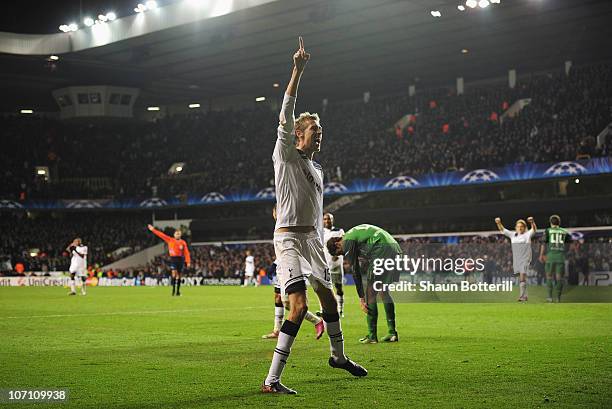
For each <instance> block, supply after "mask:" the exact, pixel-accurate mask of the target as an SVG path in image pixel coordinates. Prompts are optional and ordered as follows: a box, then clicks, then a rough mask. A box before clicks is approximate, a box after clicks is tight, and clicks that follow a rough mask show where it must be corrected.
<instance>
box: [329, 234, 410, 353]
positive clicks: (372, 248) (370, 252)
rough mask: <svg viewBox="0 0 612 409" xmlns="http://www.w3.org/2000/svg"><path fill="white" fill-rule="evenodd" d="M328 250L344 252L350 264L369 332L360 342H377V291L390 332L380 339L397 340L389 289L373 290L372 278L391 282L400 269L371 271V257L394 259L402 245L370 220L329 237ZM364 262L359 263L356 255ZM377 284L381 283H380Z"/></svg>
mask: <svg viewBox="0 0 612 409" xmlns="http://www.w3.org/2000/svg"><path fill="white" fill-rule="evenodd" d="M326 246H327V250H328V251H329V254H331V255H332V256H340V255H343V254H344V259H345V260H348V262H349V263H350V264H351V265H352V267H353V277H354V278H355V287H356V289H357V294H358V295H359V302H360V304H361V309H362V310H363V311H364V312H365V313H367V315H368V316H367V323H368V335H366V336H365V337H363V338H361V339H360V340H359V342H361V343H362V344H376V343H377V342H378V336H377V331H376V324H377V321H378V304H377V300H376V297H377V296H378V295H380V298H381V299H382V301H383V305H384V308H385V314H386V316H387V327H388V329H389V333H388V334H387V335H386V336H385V337H384V338H383V339H382V341H383V342H397V341H398V340H399V338H398V336H397V330H396V329H395V304H394V303H393V298H391V294H389V292H388V291H376V290H375V289H374V282H376V281H380V282H381V283H383V284H390V283H393V282H396V281H397V280H398V279H399V271H397V270H393V271H385V272H384V273H382V274H381V275H375V274H374V260H376V259H388V258H390V259H393V260H395V258H396V256H398V255H399V256H401V255H402V249H401V248H400V246H399V244H398V243H397V241H395V239H394V238H393V237H392V236H391V235H390V234H389V233H387V232H386V231H385V230H383V229H381V228H380V227H377V226H372V225H371V224H360V225H359V226H355V227H353V228H352V229H350V230H349V231H347V232H346V233H345V234H344V236H342V237H332V238H331V239H329V240H328V241H327V243H326ZM360 257H361V258H362V259H363V260H364V262H363V263H362V265H360V264H359V258H360ZM362 271H364V272H365V278H366V288H365V291H364V288H363V278H364V277H363V274H362ZM379 285H380V284H379Z"/></svg>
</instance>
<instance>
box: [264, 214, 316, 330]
mask: <svg viewBox="0 0 612 409" xmlns="http://www.w3.org/2000/svg"><path fill="white" fill-rule="evenodd" d="M272 217H273V218H274V220H276V205H274V207H273V208H272ZM277 266H278V264H277V261H276V260H274V262H273V263H272V264H271V265H270V266H269V267H268V270H267V271H266V275H267V276H268V278H269V279H270V280H271V281H272V284H273V285H274V329H273V330H272V332H271V333H269V334H266V335H262V338H263V339H273V338H278V334H279V333H280V328H281V325H282V324H283V318H284V317H285V310H287V311H291V307H290V306H289V298H288V297H287V295H284V296H281V288H280V283H279V281H278V276H277V275H276V268H277ZM304 319H305V320H306V321H308V322H310V323H312V324H313V325H314V328H315V337H316V339H320V338H321V337H322V336H323V333H324V332H325V325H324V324H323V319H322V318H320V317H317V316H316V315H315V314H313V313H312V312H310V311H307V312H306V315H305V316H304Z"/></svg>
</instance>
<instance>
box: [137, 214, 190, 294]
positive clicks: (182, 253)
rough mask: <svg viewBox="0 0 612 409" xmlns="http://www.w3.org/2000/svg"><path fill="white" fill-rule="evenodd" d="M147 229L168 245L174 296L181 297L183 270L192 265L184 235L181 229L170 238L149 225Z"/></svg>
mask: <svg viewBox="0 0 612 409" xmlns="http://www.w3.org/2000/svg"><path fill="white" fill-rule="evenodd" d="M147 228H148V229H149V230H150V231H152V232H153V234H155V235H156V236H157V237H159V238H160V239H162V240H163V241H165V242H166V244H167V245H168V253H169V255H170V270H171V283H172V295H173V296H174V295H176V296H177V297H178V296H180V295H181V274H182V273H183V268H184V267H187V268H189V265H190V264H191V254H189V247H188V246H187V243H186V242H185V240H183V239H182V238H181V236H182V233H181V231H180V230H179V229H176V230H175V231H174V237H170V236H168V235H167V234H164V232H162V231H159V230H157V229H156V228H155V227H153V226H152V225H150V224H149V225H148V226H147Z"/></svg>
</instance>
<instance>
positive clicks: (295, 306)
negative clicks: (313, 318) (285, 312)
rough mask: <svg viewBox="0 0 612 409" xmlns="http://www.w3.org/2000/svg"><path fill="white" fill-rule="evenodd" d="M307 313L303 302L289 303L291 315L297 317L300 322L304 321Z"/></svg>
mask: <svg viewBox="0 0 612 409" xmlns="http://www.w3.org/2000/svg"><path fill="white" fill-rule="evenodd" d="M307 312H308V305H307V304H306V302H305V301H303V300H299V301H297V302H292V303H291V315H292V316H294V317H299V319H300V320H302V319H304V317H305V316H306V313H307Z"/></svg>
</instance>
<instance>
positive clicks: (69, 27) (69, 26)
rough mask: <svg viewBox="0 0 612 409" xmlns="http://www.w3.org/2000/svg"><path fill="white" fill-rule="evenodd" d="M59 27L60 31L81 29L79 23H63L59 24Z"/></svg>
mask: <svg viewBox="0 0 612 409" xmlns="http://www.w3.org/2000/svg"><path fill="white" fill-rule="evenodd" d="M59 29H60V31H63V32H64V33H67V32H69V31H77V30H78V29H79V25H78V24H77V23H70V24H62V25H61V26H59Z"/></svg>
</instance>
